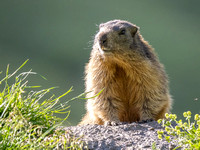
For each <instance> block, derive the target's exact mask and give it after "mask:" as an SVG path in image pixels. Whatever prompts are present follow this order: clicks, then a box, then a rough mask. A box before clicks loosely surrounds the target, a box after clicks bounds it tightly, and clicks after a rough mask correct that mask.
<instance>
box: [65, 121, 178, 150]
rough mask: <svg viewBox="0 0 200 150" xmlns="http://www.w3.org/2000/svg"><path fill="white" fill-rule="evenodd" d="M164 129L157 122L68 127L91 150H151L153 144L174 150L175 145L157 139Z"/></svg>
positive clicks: (160, 147) (157, 147)
mask: <svg viewBox="0 0 200 150" xmlns="http://www.w3.org/2000/svg"><path fill="white" fill-rule="evenodd" d="M161 128H162V127H161V126H160V125H159V124H158V123H157V122H156V121H152V122H148V123H131V124H125V123H124V124H121V125H117V126H102V125H85V126H72V127H66V128H65V130H71V132H72V134H73V135H75V137H80V136H83V137H82V138H81V140H83V141H85V142H86V143H87V144H88V148H89V149H91V150H121V149H122V150H123V149H124V150H126V149H127V150H132V149H136V150H150V149H152V145H153V143H154V144H155V146H156V150H157V149H161V150H168V149H173V148H174V145H173V144H170V143H168V142H167V141H165V140H159V139H158V138H157V131H158V130H160V129H161Z"/></svg>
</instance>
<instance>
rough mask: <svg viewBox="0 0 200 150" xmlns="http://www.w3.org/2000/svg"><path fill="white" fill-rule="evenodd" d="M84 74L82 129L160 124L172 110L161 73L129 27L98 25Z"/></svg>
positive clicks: (150, 52) (151, 52)
mask: <svg viewBox="0 0 200 150" xmlns="http://www.w3.org/2000/svg"><path fill="white" fill-rule="evenodd" d="M85 73H86V77H85V80H86V92H88V93H87V96H86V97H87V98H88V100H87V105H86V109H87V113H86V115H85V116H84V117H83V119H82V121H81V122H80V125H82V124H99V125H103V124H109V125H112V124H117V123H119V122H128V123H131V122H140V121H142V122H143V121H147V120H158V119H160V118H164V115H165V113H166V112H169V110H170V108H171V103H172V99H171V96H170V94H169V89H168V78H167V75H166V73H165V70H164V67H163V65H162V64H161V63H160V62H159V59H158V57H157V56H156V53H155V52H154V50H153V48H152V47H151V46H150V45H149V44H148V42H147V41H145V40H144V39H143V37H142V36H141V34H140V32H139V27H137V26H136V25H134V24H132V23H130V22H127V21H123V20H112V21H109V22H106V23H103V24H100V25H99V32H98V33H97V34H96V36H95V39H94V44H93V49H92V52H91V57H90V60H89V63H88V64H87V65H86V68H85ZM100 91H102V92H101V93H100V94H99V92H100Z"/></svg>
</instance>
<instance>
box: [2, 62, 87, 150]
mask: <svg viewBox="0 0 200 150" xmlns="http://www.w3.org/2000/svg"><path fill="white" fill-rule="evenodd" d="M26 62H27V61H26ZM26 62H25V63H26ZM25 63H24V64H23V65H22V66H20V67H19V68H18V69H17V70H16V71H15V72H14V73H12V74H9V72H8V70H9V66H8V67H7V72H6V76H5V77H4V78H3V79H2V80H0V89H1V90H2V91H0V149H1V150H7V149H32V150H34V149H60V148H62V149H82V147H83V146H84V145H85V143H84V142H82V141H80V139H79V138H75V137H74V136H73V134H72V133H71V132H70V131H65V130H63V129H62V128H61V127H59V126H60V125H61V124H62V123H63V122H64V121H65V120H66V119H67V118H68V116H69V113H70V111H69V110H68V108H69V106H68V101H67V102H65V103H63V104H60V103H59V99H60V98H62V97H64V96H65V95H67V94H68V93H69V92H71V90H72V88H71V89H70V90H69V91H67V92H66V93H64V94H63V95H61V96H59V97H55V95H52V96H50V97H48V93H49V92H50V91H51V90H53V89H54V88H48V89H42V90H36V89H38V88H39V86H29V85H28V80H27V77H28V76H29V75H30V74H36V73H34V72H31V71H28V72H23V73H19V74H18V75H16V74H17V72H18V71H19V70H20V69H21V68H22V67H23V66H24V65H25ZM14 76H15V77H14ZM13 77H14V80H15V81H14V83H13V84H11V85H10V82H11V81H10V79H11V78H13ZM82 95H83V94H82ZM80 96H81V95H80ZM47 97H48V98H47ZM55 113H65V114H66V118H65V119H61V118H58V117H56V116H55V115H53V114H55Z"/></svg>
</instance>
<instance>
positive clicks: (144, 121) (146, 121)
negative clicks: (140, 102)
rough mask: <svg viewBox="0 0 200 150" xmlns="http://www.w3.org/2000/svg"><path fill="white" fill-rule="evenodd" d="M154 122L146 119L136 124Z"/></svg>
mask: <svg viewBox="0 0 200 150" xmlns="http://www.w3.org/2000/svg"><path fill="white" fill-rule="evenodd" d="M152 121H154V120H153V119H147V120H142V121H139V122H138V123H148V122H152Z"/></svg>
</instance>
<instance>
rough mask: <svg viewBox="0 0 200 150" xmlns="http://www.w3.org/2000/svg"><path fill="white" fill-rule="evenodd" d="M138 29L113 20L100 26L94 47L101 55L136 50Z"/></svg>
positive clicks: (126, 23) (130, 24) (124, 22)
mask: <svg viewBox="0 0 200 150" xmlns="http://www.w3.org/2000/svg"><path fill="white" fill-rule="evenodd" d="M138 29H139V28H138V27H137V26H136V25H134V24H132V23H130V22H127V21H122V20H112V21H109V22H106V23H102V24H100V25H99V31H98V33H97V34H96V36H95V42H94V46H95V49H96V48H97V49H98V50H99V51H100V53H101V54H110V53H111V54H112V53H116V52H119V51H120V52H122V51H124V50H126V51H127V50H133V49H135V48H136V40H137V34H138Z"/></svg>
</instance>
